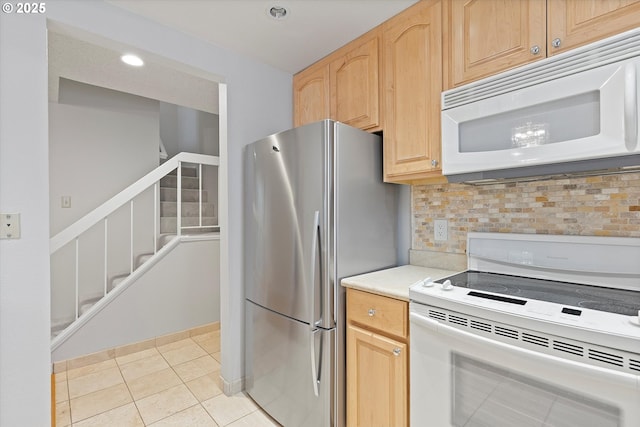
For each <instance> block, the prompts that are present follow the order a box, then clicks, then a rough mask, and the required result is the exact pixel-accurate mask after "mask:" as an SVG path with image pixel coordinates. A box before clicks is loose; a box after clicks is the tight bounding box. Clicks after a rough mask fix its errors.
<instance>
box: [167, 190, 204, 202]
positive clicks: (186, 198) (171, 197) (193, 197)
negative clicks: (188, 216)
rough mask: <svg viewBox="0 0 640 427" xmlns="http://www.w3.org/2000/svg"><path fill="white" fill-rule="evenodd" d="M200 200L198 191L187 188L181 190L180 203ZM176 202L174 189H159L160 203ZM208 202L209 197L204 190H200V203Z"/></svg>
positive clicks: (176, 197) (176, 196) (176, 194)
mask: <svg viewBox="0 0 640 427" xmlns="http://www.w3.org/2000/svg"><path fill="white" fill-rule="evenodd" d="M199 198H200V191H199V190H193V189H188V188H183V189H182V201H183V202H197V201H198V200H199ZM177 200H178V193H177V191H176V187H175V186H174V187H173V188H171V187H160V201H163V202H176V201H177ZM208 201H209V195H208V194H207V191H206V190H202V202H203V203H206V202H208Z"/></svg>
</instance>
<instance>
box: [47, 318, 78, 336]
mask: <svg viewBox="0 0 640 427" xmlns="http://www.w3.org/2000/svg"><path fill="white" fill-rule="evenodd" d="M72 323H73V320H67V321H63V322H59V323H55V324H52V325H51V339H54V338H55V337H57V336H58V335H60V333H62V331H64V330H65V329H67V328H68V327H69V325H71V324H72Z"/></svg>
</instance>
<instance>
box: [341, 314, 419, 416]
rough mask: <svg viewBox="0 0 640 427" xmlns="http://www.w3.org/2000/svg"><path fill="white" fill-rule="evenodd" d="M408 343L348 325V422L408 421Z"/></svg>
mask: <svg viewBox="0 0 640 427" xmlns="http://www.w3.org/2000/svg"><path fill="white" fill-rule="evenodd" d="M407 350H408V349H407V345H406V344H403V343H401V342H399V341H395V340H392V339H390V338H386V337H383V336H381V335H376V334H374V333H372V332H369V331H367V330H365V329H361V328H358V327H357V326H353V325H349V326H348V327H347V425H348V426H350V427H385V426H387V427H388V426H406V425H408V422H409V421H408V417H407V414H408V405H407V402H408V381H407V378H408V377H407V374H408V369H407V368H408V360H409V355H408V351H407Z"/></svg>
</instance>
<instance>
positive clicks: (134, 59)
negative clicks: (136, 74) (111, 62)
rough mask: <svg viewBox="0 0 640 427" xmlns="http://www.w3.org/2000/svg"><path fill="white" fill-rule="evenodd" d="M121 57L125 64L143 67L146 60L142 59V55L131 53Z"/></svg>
mask: <svg viewBox="0 0 640 427" xmlns="http://www.w3.org/2000/svg"><path fill="white" fill-rule="evenodd" d="M120 59H121V60H122V62H124V63H125V64H128V65H132V66H134V67H141V66H143V65H144V61H142V59H140V57H139V56H136V55H131V54H127V55H122V56H121V57H120Z"/></svg>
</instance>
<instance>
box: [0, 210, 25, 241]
mask: <svg viewBox="0 0 640 427" xmlns="http://www.w3.org/2000/svg"><path fill="white" fill-rule="evenodd" d="M19 238H20V214H17V213H10V214H9V213H4V214H0V239H19Z"/></svg>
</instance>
